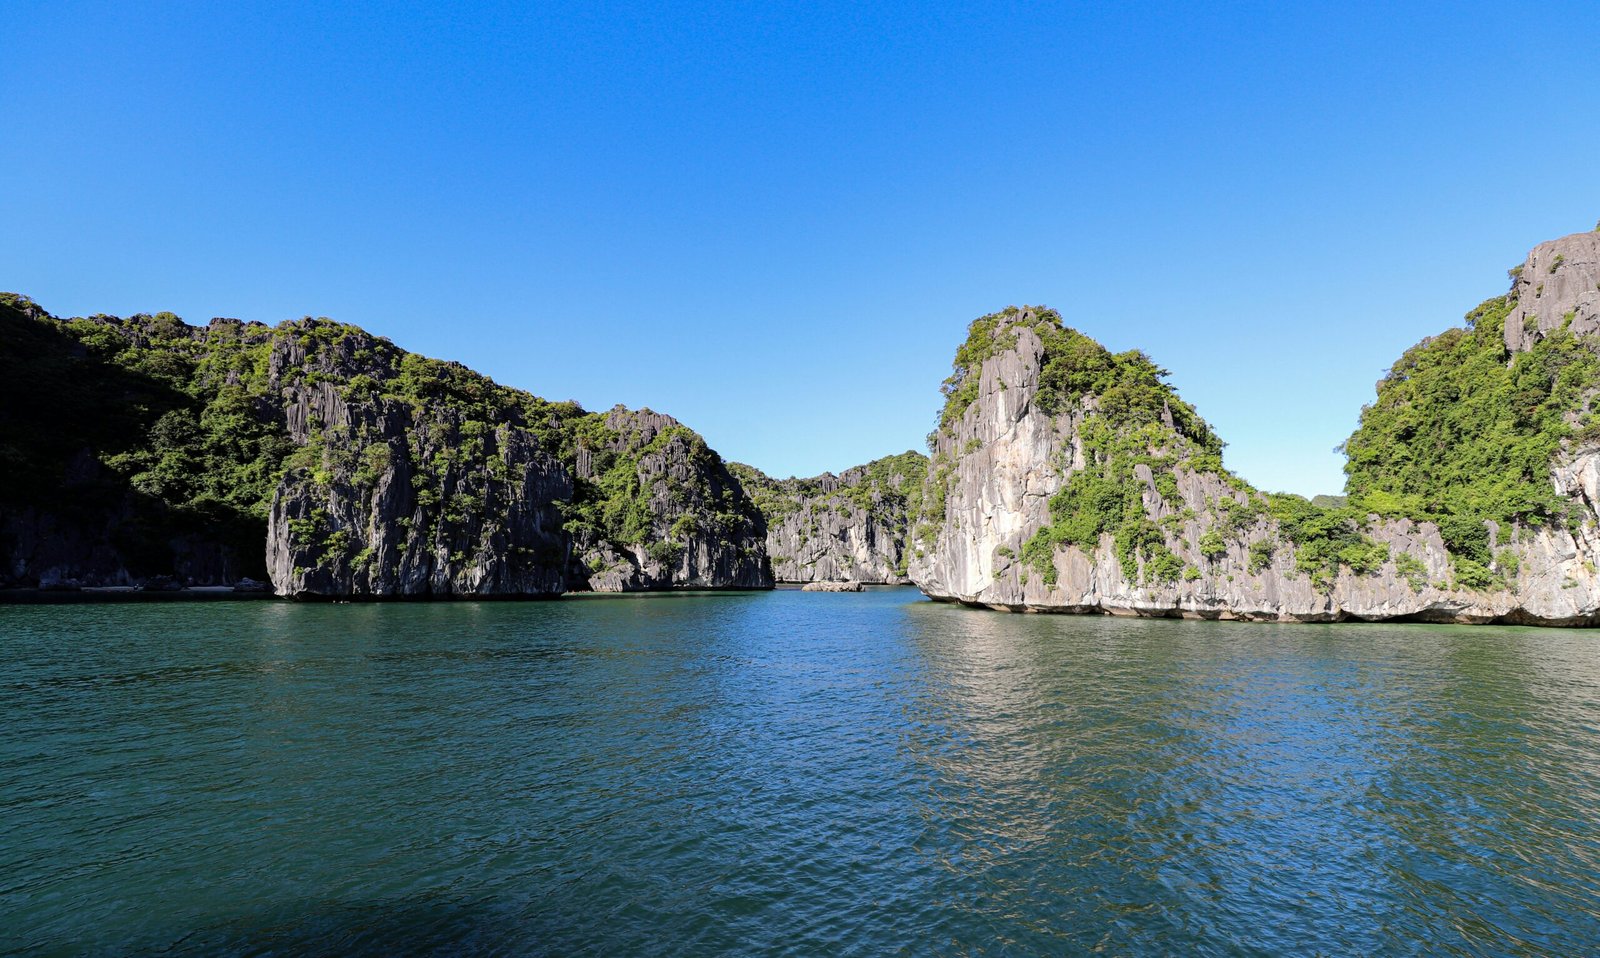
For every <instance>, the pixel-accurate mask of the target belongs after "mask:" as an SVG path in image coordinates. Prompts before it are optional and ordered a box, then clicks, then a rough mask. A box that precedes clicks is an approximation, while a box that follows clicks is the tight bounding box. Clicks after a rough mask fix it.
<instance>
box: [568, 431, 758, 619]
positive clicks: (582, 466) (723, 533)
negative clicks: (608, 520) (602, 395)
mask: <svg viewBox="0 0 1600 958" xmlns="http://www.w3.org/2000/svg"><path fill="white" fill-rule="evenodd" d="M576 470H577V478H578V481H579V482H580V483H581V484H585V485H588V486H590V487H593V486H596V485H606V484H609V485H611V487H612V488H616V487H618V486H621V487H624V488H627V489H629V490H630V492H629V495H628V496H627V498H626V508H627V509H628V510H629V512H630V513H631V514H630V516H629V517H628V518H629V519H631V520H632V521H633V522H634V523H635V524H636V529H637V531H636V532H635V533H634V534H633V535H631V536H625V537H619V536H618V535H616V534H608V533H607V532H606V531H605V530H604V529H602V528H599V527H596V526H591V525H584V526H582V527H581V528H580V529H579V530H578V532H577V536H576V541H575V545H574V551H573V560H574V561H573V564H572V567H571V569H570V570H569V575H568V580H567V587H568V588H569V589H571V590H573V591H585V590H592V591H596V592H640V591H648V590H653V589H667V588H684V589H762V588H770V587H771V586H772V581H773V579H772V571H771V566H770V564H769V563H768V561H767V552H766V546H765V541H766V522H765V520H764V519H763V517H762V515H761V513H760V511H759V510H758V509H756V508H755V507H754V504H753V503H752V502H751V501H750V499H749V498H748V497H747V496H746V495H745V492H744V489H743V487H742V486H741V485H740V483H739V481H738V480H737V479H735V478H734V477H733V475H732V474H731V473H730V472H729V471H728V468H727V466H726V465H725V464H724V463H723V462H722V459H721V458H720V457H719V456H717V454H716V453H714V452H712V451H711V450H710V448H709V447H707V446H706V444H705V440H703V439H701V438H700V437H699V436H698V435H696V434H695V433H694V432H693V431H692V430H690V429H688V428H687V427H685V426H684V425H683V424H682V423H680V422H678V421H677V420H676V419H673V418H672V417H671V416H664V415H661V414H660V413H656V412H651V411H650V410H648V409H645V410H640V411H637V412H635V411H631V410H628V409H624V408H622V407H621V406H618V407H616V408H614V409H612V410H611V411H610V412H608V413H606V415H605V418H604V421H603V427H602V428H599V429H597V430H595V431H593V432H591V433H589V434H588V435H587V436H586V437H585V441H584V442H583V443H582V444H581V445H580V446H579V448H578V451H577V458H576ZM613 528H622V529H626V528H628V526H627V523H626V522H624V523H623V524H622V525H620V526H617V525H615V524H614V525H613ZM623 538H627V539H631V540H632V541H622V539H623Z"/></svg>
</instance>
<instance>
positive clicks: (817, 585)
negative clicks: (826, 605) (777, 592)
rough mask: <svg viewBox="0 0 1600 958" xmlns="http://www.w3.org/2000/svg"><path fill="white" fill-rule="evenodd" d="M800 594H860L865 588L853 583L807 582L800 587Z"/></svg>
mask: <svg viewBox="0 0 1600 958" xmlns="http://www.w3.org/2000/svg"><path fill="white" fill-rule="evenodd" d="M800 591H801V592H862V591H865V587H864V586H862V584H861V583H859V582H855V581H849V582H807V583H806V584H805V585H803V586H801V587H800Z"/></svg>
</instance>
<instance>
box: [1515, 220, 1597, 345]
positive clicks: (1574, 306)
mask: <svg viewBox="0 0 1600 958" xmlns="http://www.w3.org/2000/svg"><path fill="white" fill-rule="evenodd" d="M1512 274H1513V277H1514V278H1513V283H1512V295H1514V296H1515V297H1516V299H1517V307H1516V309H1514V310H1513V311H1512V312H1511V315H1510V316H1507V317H1506V348H1507V349H1510V350H1511V351H1513V352H1517V351H1520V350H1524V349H1527V348H1529V347H1530V346H1532V345H1533V344H1534V343H1535V342H1537V341H1538V339H1539V338H1540V337H1541V336H1543V335H1545V334H1547V333H1549V332H1550V331H1551V330H1554V329H1560V328H1562V326H1564V325H1567V324H1569V323H1570V324H1571V325H1570V327H1569V328H1570V329H1571V331H1572V332H1573V333H1574V334H1575V335H1582V334H1585V333H1593V332H1600V231H1596V232H1593V233H1574V234H1572V235H1571V236H1563V237H1562V238H1561V239H1557V240H1551V241H1550V242H1548V243H1540V244H1539V245H1538V246H1535V247H1534V248H1533V252H1531V253H1529V254H1528V259H1527V261H1526V262H1525V263H1523V264H1522V266H1521V267H1519V268H1518V269H1515V270H1512Z"/></svg>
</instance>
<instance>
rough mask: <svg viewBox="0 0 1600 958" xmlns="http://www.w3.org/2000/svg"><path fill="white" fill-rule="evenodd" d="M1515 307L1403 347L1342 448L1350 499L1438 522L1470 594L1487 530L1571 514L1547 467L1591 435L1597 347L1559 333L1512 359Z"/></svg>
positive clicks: (1503, 304) (1505, 302)
mask: <svg viewBox="0 0 1600 958" xmlns="http://www.w3.org/2000/svg"><path fill="white" fill-rule="evenodd" d="M1515 305H1516V302H1515V300H1513V299H1510V298H1508V297H1497V298H1495V299H1491V300H1488V301H1487V302H1485V303H1483V304H1482V305H1480V306H1479V307H1478V308H1477V309H1475V310H1473V311H1472V312H1470V313H1468V314H1467V317H1466V327H1465V328H1457V329H1451V330H1449V331H1447V332H1445V333H1442V334H1440V335H1438V336H1435V337H1432V338H1430V339H1427V340H1424V341H1423V342H1421V343H1419V344H1418V345H1416V346H1414V347H1412V348H1411V349H1408V350H1406V352H1405V354H1404V355H1403V356H1401V357H1400V359H1399V361H1398V362H1396V363H1395V364H1394V367H1393V368H1392V369H1391V370H1390V371H1389V373H1388V375H1387V376H1385V377H1384V379H1383V381H1382V382H1380V383H1379V384H1378V396H1377V400H1376V401H1375V402H1374V403H1373V404H1372V405H1370V406H1368V407H1366V409H1364V410H1363V411H1362V413H1361V422H1360V425H1359V427H1358V428H1357V429H1356V432H1355V434H1354V435H1352V436H1351V437H1350V438H1349V439H1348V440H1347V441H1346V442H1345V444H1344V447H1343V448H1344V451H1345V453H1346V455H1347V456H1348V457H1349V461H1348V462H1347V464H1346V466H1345V473H1346V476H1347V477H1348V478H1347V488H1348V491H1349V494H1350V501H1351V503H1352V504H1353V505H1354V506H1355V507H1356V508H1357V509H1359V510H1360V511H1362V512H1371V513H1376V514H1378V515H1381V516H1392V517H1407V518H1411V519H1418V520H1426V521H1429V522H1433V523H1435V524H1437V525H1438V527H1439V532H1440V534H1441V535H1442V536H1443V538H1444V541H1445V544H1446V545H1447V546H1448V547H1449V549H1450V552H1451V553H1452V555H1453V556H1455V557H1456V558H1457V560H1458V564H1457V569H1456V578H1457V580H1458V582H1459V583H1460V584H1462V585H1463V586H1467V587H1469V588H1486V587H1488V583H1487V580H1486V579H1485V576H1486V575H1488V572H1487V568H1488V566H1489V565H1490V564H1491V562H1492V557H1491V555H1490V537H1489V531H1488V527H1487V525H1486V524H1487V523H1490V522H1493V523H1496V524H1497V525H1498V526H1499V527H1500V541H1501V542H1507V541H1509V536H1510V533H1511V531H1512V529H1513V528H1514V527H1515V526H1518V525H1542V524H1547V523H1565V522H1568V521H1570V520H1571V519H1572V518H1573V517H1574V513H1573V512H1572V510H1573V508H1574V506H1573V504H1572V502H1571V501H1570V500H1568V499H1567V498H1565V497H1564V496H1561V495H1559V494H1557V492H1556V491H1555V489H1554V488H1553V487H1552V485H1551V482H1550V464H1551V462H1552V460H1553V459H1554V458H1555V457H1556V454H1557V453H1558V452H1559V451H1560V450H1561V449H1562V447H1563V445H1564V444H1565V443H1567V442H1569V441H1573V440H1577V441H1591V440H1593V439H1595V438H1600V414H1597V410H1596V408H1595V390H1596V387H1597V386H1600V352H1597V347H1596V343H1595V342H1594V341H1593V339H1592V338H1591V337H1583V336H1575V335H1573V334H1572V332H1571V331H1570V330H1569V329H1567V328H1565V327H1563V328H1561V329H1555V330H1551V331H1548V332H1546V333H1544V334H1542V335H1540V336H1538V338H1537V340H1536V342H1534V343H1533V345H1532V346H1531V347H1530V348H1528V349H1527V350H1525V351H1521V352H1517V353H1514V354H1513V353H1509V352H1508V350H1507V349H1506V345H1505V322H1506V317H1507V315H1508V314H1509V313H1510V312H1511V310H1512V309H1513V308H1514V306H1515ZM1462 560H1464V561H1465V562H1467V563H1471V564H1470V565H1462V564H1461V561H1462Z"/></svg>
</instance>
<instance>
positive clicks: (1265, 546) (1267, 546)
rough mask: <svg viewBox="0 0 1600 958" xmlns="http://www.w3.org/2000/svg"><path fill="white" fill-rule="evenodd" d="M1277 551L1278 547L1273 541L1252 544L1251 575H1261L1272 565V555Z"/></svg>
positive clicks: (1265, 540) (1260, 541) (1264, 540)
mask: <svg viewBox="0 0 1600 958" xmlns="http://www.w3.org/2000/svg"><path fill="white" fill-rule="evenodd" d="M1276 551H1277V547H1276V545H1275V544H1274V543H1273V541H1272V540H1271V539H1259V540H1257V541H1255V542H1252V543H1250V550H1249V553H1250V565H1249V569H1250V574H1251V575H1260V574H1261V573H1262V571H1263V570H1265V569H1266V568H1267V566H1269V565H1271V564H1272V555H1273V553H1274V552H1276Z"/></svg>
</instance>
